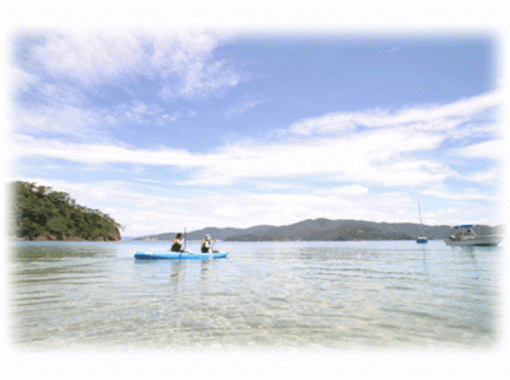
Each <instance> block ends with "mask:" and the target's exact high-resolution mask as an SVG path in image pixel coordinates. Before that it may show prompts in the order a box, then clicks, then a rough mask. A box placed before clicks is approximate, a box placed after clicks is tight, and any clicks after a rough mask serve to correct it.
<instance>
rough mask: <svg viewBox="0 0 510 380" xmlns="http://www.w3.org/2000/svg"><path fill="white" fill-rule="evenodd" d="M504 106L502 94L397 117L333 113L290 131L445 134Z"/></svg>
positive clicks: (377, 112)
mask: <svg viewBox="0 0 510 380" xmlns="http://www.w3.org/2000/svg"><path fill="white" fill-rule="evenodd" d="M501 103H502V94H501V93H500V92H499V91H495V92H489V93H486V94H482V95H479V96H474V97H471V98H468V99H462V100H459V101H457V102H453V103H449V104H445V105H427V106H416V107H410V108H404V109H402V110H399V111H397V112H394V113H391V112H390V111H389V110H382V109H374V110H367V111H363V112H337V113H330V114H327V115H324V116H320V117H316V118H310V119H306V120H303V121H300V122H298V123H296V124H293V125H292V126H290V128H289V130H290V131H291V132H293V133H297V134H300V135H310V134H311V133H342V132H345V131H349V130H352V129H354V128H356V126H358V125H360V126H365V127H370V128H382V127H398V126H407V127H409V126H412V127H413V129H416V130H422V131H426V130H430V131H434V130H435V131H445V130H451V129H453V128H455V127H457V126H458V125H460V124H462V123H464V122H466V121H469V120H470V119H471V118H472V117H473V116H474V115H476V114H478V113H480V112H483V111H486V110H487V109H489V108H492V107H495V106H498V105H500V104H501Z"/></svg>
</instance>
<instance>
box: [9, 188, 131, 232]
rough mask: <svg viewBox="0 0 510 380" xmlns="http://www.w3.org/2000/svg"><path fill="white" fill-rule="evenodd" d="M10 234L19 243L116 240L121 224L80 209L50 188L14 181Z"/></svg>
mask: <svg viewBox="0 0 510 380" xmlns="http://www.w3.org/2000/svg"><path fill="white" fill-rule="evenodd" d="M10 191H11V195H12V200H13V209H12V211H13V217H14V221H13V226H12V227H13V229H14V231H12V235H14V237H15V238H16V239H20V240H68V241H119V240H121V236H120V232H119V228H120V227H121V226H120V224H118V223H117V222H115V220H113V219H112V218H111V217H110V216H108V215H107V214H104V213H102V212H101V211H99V210H92V209H89V208H87V207H84V206H81V205H79V204H77V203H76V202H75V200H74V199H71V198H70V196H69V194H67V193H65V192H60V191H53V190H52V188H51V187H47V186H37V185H36V184H35V183H29V182H22V181H16V182H13V183H11V184H10Z"/></svg>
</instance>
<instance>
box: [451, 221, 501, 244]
mask: <svg viewBox="0 0 510 380" xmlns="http://www.w3.org/2000/svg"><path fill="white" fill-rule="evenodd" d="M453 230H454V234H452V235H451V236H450V237H449V238H448V239H445V241H444V242H445V243H446V244H448V245H457V246H463V247H484V246H485V247H493V246H496V245H498V244H499V242H500V241H501V239H502V236H499V235H485V236H478V235H477V234H475V232H474V231H473V225H472V224H463V225H460V226H455V227H453Z"/></svg>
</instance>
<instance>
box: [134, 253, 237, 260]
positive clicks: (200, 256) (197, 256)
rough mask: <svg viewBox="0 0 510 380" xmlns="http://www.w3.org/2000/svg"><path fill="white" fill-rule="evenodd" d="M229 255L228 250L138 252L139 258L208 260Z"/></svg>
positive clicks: (136, 255)
mask: <svg viewBox="0 0 510 380" xmlns="http://www.w3.org/2000/svg"><path fill="white" fill-rule="evenodd" d="M227 255H228V252H220V253H188V252H171V251H151V252H141V251H140V252H136V253H135V259H138V260H208V259H220V258H222V257H225V256H227Z"/></svg>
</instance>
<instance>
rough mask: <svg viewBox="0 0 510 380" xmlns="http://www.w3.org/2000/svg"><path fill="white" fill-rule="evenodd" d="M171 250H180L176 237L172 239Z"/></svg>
mask: <svg viewBox="0 0 510 380" xmlns="http://www.w3.org/2000/svg"><path fill="white" fill-rule="evenodd" d="M171 250H172V251H175V252H177V251H180V250H181V244H180V243H178V242H177V238H175V239H174V241H173V244H172V248H171Z"/></svg>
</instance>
